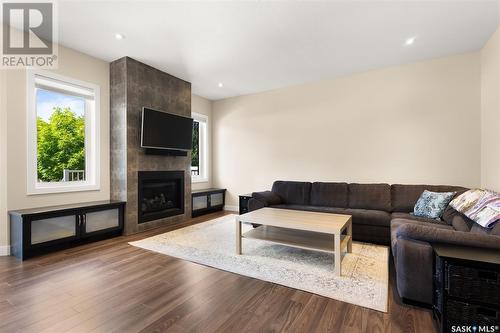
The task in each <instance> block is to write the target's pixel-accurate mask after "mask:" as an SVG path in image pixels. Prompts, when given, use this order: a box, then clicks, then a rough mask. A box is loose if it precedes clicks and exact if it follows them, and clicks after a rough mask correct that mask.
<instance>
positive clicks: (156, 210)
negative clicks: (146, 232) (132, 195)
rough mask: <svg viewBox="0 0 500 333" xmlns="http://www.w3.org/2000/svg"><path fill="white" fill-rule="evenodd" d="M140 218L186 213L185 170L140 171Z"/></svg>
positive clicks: (157, 217)
mask: <svg viewBox="0 0 500 333" xmlns="http://www.w3.org/2000/svg"><path fill="white" fill-rule="evenodd" d="M138 181H139V182H138V187H139V188H138V194H139V198H138V199H139V201H138V205H137V206H138V210H139V211H138V215H137V216H138V220H139V223H144V222H148V221H152V220H158V219H161V218H165V217H169V216H174V215H180V214H184V171H139V175H138Z"/></svg>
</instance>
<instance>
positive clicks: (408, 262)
mask: <svg viewBox="0 0 500 333" xmlns="http://www.w3.org/2000/svg"><path fill="white" fill-rule="evenodd" d="M424 190H429V191H433V192H457V195H459V194H461V193H463V192H464V191H466V190H467V189H466V188H464V187H460V186H440V185H400V184H395V185H389V184H356V183H351V184H348V183H323V182H315V183H309V182H293V181H276V182H274V184H273V186H272V189H271V191H263V192H254V193H252V199H250V201H249V202H248V208H249V211H252V210H256V209H260V208H263V207H274V208H284V209H297V210H306V211H315V212H325V213H337V214H347V215H352V222H353V239H354V240H356V241H363V242H370V243H378V244H384V245H390V246H391V250H392V253H393V258H394V263H395V268H396V283H397V288H398V292H399V295H400V296H401V297H402V298H403V299H404V300H406V301H411V302H414V303H422V304H431V303H432V263H433V254H432V244H433V243H451V244H458V245H465V246H472V247H487V248H492V249H498V250H499V251H500V223H497V225H496V226H495V227H494V228H493V229H484V228H482V227H480V226H479V225H478V224H475V223H474V222H473V221H471V220H469V219H467V218H466V217H465V216H464V215H462V214H460V213H458V212H457V211H455V210H454V209H453V208H451V206H448V207H447V208H446V210H445V212H444V215H443V217H442V219H441V220H435V219H427V218H421V217H416V216H413V215H412V214H410V213H411V212H412V211H413V207H414V206H415V203H416V202H417V200H418V198H419V197H420V195H421V194H422V192H423V191H424ZM499 255H500V252H499Z"/></svg>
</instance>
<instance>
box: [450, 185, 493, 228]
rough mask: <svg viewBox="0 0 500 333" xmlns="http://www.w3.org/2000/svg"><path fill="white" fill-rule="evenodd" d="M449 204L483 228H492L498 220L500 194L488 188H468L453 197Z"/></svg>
mask: <svg viewBox="0 0 500 333" xmlns="http://www.w3.org/2000/svg"><path fill="white" fill-rule="evenodd" d="M450 206H452V207H453V208H455V209H456V210H457V211H459V212H460V213H462V214H464V215H465V216H467V217H468V218H470V219H471V220H473V221H474V222H476V223H477V224H479V225H480V226H481V227H483V228H492V227H493V226H494V224H495V223H496V222H497V221H499V220H500V195H499V194H498V193H495V192H493V191H488V190H481V189H475V190H469V191H467V192H465V193H464V194H462V195H460V196H458V197H457V198H455V199H454V200H453V201H452V202H451V203H450Z"/></svg>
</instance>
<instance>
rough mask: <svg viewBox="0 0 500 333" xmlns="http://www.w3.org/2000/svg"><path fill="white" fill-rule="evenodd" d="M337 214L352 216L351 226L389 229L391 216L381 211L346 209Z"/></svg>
mask: <svg viewBox="0 0 500 333" xmlns="http://www.w3.org/2000/svg"><path fill="white" fill-rule="evenodd" d="M339 214H347V215H352V224H360V225H372V226H380V227H389V225H390V224H391V214H389V213H387V212H384V211H382V210H374V209H354V208H346V209H343V210H342V211H340V212H339Z"/></svg>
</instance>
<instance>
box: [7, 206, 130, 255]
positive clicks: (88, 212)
mask: <svg viewBox="0 0 500 333" xmlns="http://www.w3.org/2000/svg"><path fill="white" fill-rule="evenodd" d="M124 207H125V202H122V201H110V200H107V201H97V202H89V203H82V204H75V205H62V206H53V207H44V208H35V209H24V210H16V211H11V212H9V215H10V237H11V248H10V251H11V255H13V256H15V257H17V258H18V259H21V260H25V259H27V258H30V257H33V256H36V255H39V254H43V253H47V252H51V251H55V250H59V249H63V248H68V247H72V246H75V245H79V244H82V243H88V242H92V241H96V240H101V239H104V238H109V237H113V236H118V235H121V234H122V231H123V218H124Z"/></svg>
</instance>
